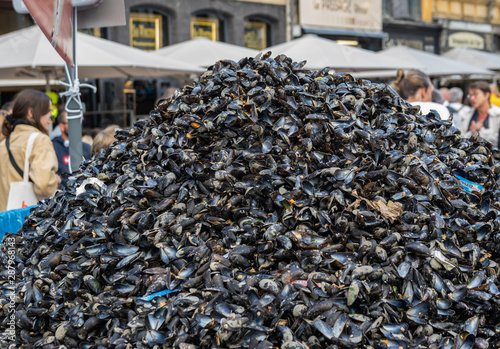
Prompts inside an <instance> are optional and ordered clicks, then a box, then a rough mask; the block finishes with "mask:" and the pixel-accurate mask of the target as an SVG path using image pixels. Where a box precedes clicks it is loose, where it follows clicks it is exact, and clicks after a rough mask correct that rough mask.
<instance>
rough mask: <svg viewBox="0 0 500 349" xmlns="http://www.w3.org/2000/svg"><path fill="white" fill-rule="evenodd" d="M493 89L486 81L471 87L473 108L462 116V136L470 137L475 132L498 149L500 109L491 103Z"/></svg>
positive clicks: (478, 82)
mask: <svg viewBox="0 0 500 349" xmlns="http://www.w3.org/2000/svg"><path fill="white" fill-rule="evenodd" d="M490 97H491V89H490V85H489V84H488V82H486V81H476V82H473V83H472V84H470V86H469V100H470V104H471V108H470V109H469V110H467V111H465V112H463V113H462V114H461V115H462V134H463V135H464V136H465V137H470V136H471V135H472V134H473V133H474V132H479V134H480V136H481V137H482V138H484V139H486V140H488V141H490V142H491V143H492V144H493V146H495V147H498V144H499V139H498V138H499V130H500V107H497V106H496V105H492V104H491V103H490Z"/></svg>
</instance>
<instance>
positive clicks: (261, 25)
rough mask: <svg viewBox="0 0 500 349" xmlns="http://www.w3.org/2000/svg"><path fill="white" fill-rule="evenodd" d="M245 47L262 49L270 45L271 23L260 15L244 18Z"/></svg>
mask: <svg viewBox="0 0 500 349" xmlns="http://www.w3.org/2000/svg"><path fill="white" fill-rule="evenodd" d="M244 26H245V47H248V48H253V49H255V50H263V49H265V48H266V47H269V46H271V45H272V40H271V38H272V29H273V26H272V23H271V21H269V20H267V19H264V18H262V17H247V18H246V19H245V24H244Z"/></svg>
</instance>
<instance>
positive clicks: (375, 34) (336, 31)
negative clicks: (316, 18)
mask: <svg viewBox="0 0 500 349" xmlns="http://www.w3.org/2000/svg"><path fill="white" fill-rule="evenodd" d="M302 30H303V32H304V33H305V34H317V35H337V36H354V37H365V38H376V39H383V38H385V37H386V36H387V33H384V32H382V31H368V30H350V29H342V28H325V27H313V26H308V25H303V26H302Z"/></svg>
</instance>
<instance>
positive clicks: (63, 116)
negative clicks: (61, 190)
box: [52, 110, 91, 186]
mask: <svg viewBox="0 0 500 349" xmlns="http://www.w3.org/2000/svg"><path fill="white" fill-rule="evenodd" d="M67 116H68V112H67V111H66V110H62V111H61V112H59V115H58V117H57V121H58V125H57V127H59V129H60V130H61V135H60V136H58V137H55V138H54V139H53V140H52V144H53V145H54V150H55V151H56V155H57V161H58V163H59V170H58V171H57V174H58V175H60V176H61V179H62V182H61V186H64V185H65V184H66V182H67V178H65V177H67V176H62V174H63V173H71V171H70V167H69V164H70V160H69V136H68V119H67ZM90 149H91V147H90V144H88V143H85V142H82V152H83V153H82V155H83V160H88V159H90Z"/></svg>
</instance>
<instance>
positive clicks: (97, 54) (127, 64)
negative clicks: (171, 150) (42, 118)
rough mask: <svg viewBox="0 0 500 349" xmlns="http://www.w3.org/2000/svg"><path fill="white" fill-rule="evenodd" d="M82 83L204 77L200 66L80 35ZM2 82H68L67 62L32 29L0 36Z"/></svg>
mask: <svg viewBox="0 0 500 349" xmlns="http://www.w3.org/2000/svg"><path fill="white" fill-rule="evenodd" d="M76 45H77V49H76V53H77V56H76V57H77V58H76V61H77V64H78V75H79V78H80V79H83V78H88V79H98V78H121V77H123V78H128V77H163V76H169V75H175V74H187V73H200V72H202V71H203V69H201V68H200V67H198V66H194V65H192V64H189V63H185V62H181V61H177V60H174V59H171V58H161V57H155V56H153V55H150V54H149V53H148V52H145V51H142V50H139V49H136V48H133V47H129V46H126V45H123V44H120V43H117V42H113V41H110V40H105V39H100V38H97V37H94V36H90V35H86V34H83V33H80V32H78V33H77V35H76ZM0 52H2V53H3V54H2V59H1V60H0V79H19V78H27V79H36V78H46V79H49V78H60V79H62V78H64V61H63V59H62V58H61V57H59V55H58V54H57V52H56V51H55V50H54V48H53V47H52V45H51V44H50V42H49V41H48V40H47V39H46V38H45V36H44V35H43V33H42V31H41V30H40V29H39V28H38V27H37V26H33V27H29V28H24V29H21V30H17V31H14V32H11V33H8V34H4V35H2V36H0Z"/></svg>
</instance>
